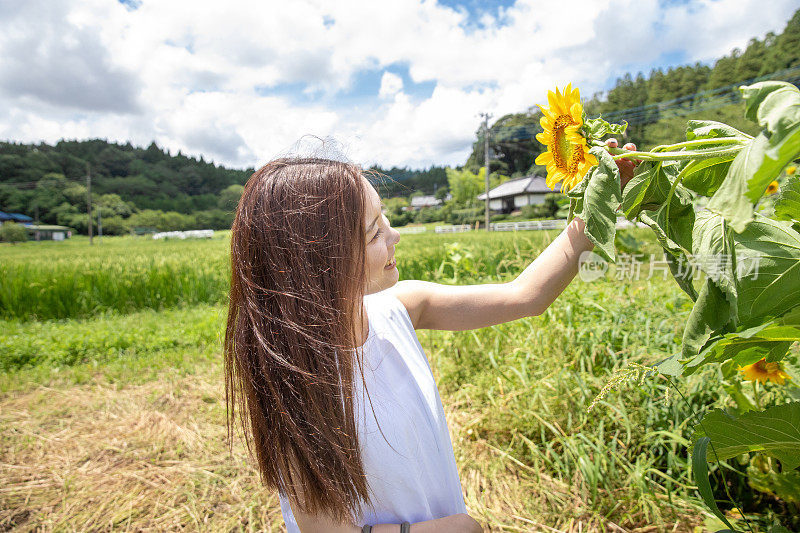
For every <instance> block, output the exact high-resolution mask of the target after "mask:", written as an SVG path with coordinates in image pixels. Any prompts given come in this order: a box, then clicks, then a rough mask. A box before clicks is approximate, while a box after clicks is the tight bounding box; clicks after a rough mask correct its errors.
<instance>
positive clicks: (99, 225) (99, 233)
mask: <svg viewBox="0 0 800 533" xmlns="http://www.w3.org/2000/svg"><path fill="white" fill-rule="evenodd" d="M97 240H98V241H99V242H103V210H102V209H100V206H97Z"/></svg>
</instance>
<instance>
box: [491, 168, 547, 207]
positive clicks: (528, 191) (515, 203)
mask: <svg viewBox="0 0 800 533" xmlns="http://www.w3.org/2000/svg"><path fill="white" fill-rule="evenodd" d="M557 192H561V190H560V189H551V188H550V187H548V186H547V183H546V181H545V179H544V177H543V176H538V175H535V174H531V175H529V176H524V177H522V178H517V179H513V180H508V181H506V182H505V183H501V184H500V185H498V186H497V187H495V188H494V189H490V190H489V209H490V210H491V211H495V212H498V213H510V212H511V211H515V210H517V209H522V208H523V207H525V206H526V205H538V204H543V203H544V197H545V195H547V194H550V193H557ZM478 200H481V201H486V193H481V194H479V195H478Z"/></svg>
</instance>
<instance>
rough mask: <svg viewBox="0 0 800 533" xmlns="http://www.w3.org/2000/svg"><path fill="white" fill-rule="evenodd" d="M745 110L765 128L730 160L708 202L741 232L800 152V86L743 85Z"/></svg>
mask: <svg viewBox="0 0 800 533" xmlns="http://www.w3.org/2000/svg"><path fill="white" fill-rule="evenodd" d="M742 93H743V95H744V98H745V106H746V109H747V111H746V115H747V117H748V118H750V119H752V120H757V121H758V123H759V125H760V126H761V127H762V128H764V129H763V131H762V132H761V133H760V134H759V135H758V136H757V137H756V138H755V139H753V140H752V141H750V142H749V143H748V144H747V145H746V146H745V147H744V148H742V150H741V152H739V154H738V155H737V156H736V158H735V159H734V160H733V162H732V163H731V166H730V169H729V170H728V173H727V175H726V177H725V180H724V181H723V182H722V184H721V185H720V186H719V189H717V190H716V192H715V193H714V196H713V197H712V198H711V200H710V201H709V203H708V208H709V209H710V210H712V211H714V212H715V213H719V214H720V215H722V216H723V217H725V219H726V220H728V221H729V222H730V224H731V227H733V229H734V230H735V231H736V232H738V233H741V232H742V231H744V228H745V226H746V225H747V224H748V223H750V222H751V221H752V220H753V208H754V206H755V204H756V203H757V202H758V200H759V199H760V198H761V197H762V196H763V195H764V191H765V190H766V188H767V186H768V185H769V184H770V182H772V180H774V179H775V178H776V177H777V176H778V175H779V174H780V172H781V170H782V169H783V168H784V167H785V166H786V165H787V164H789V163H790V162H791V161H792V160H794V159H796V158H797V157H798V156H799V155H800V90H798V89H797V87H795V86H794V85H792V84H790V83H785V82H761V83H756V84H754V85H751V86H749V87H743V88H742Z"/></svg>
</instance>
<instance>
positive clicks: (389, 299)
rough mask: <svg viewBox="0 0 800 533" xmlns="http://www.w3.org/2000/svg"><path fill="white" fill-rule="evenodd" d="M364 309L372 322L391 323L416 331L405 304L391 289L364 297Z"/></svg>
mask: <svg viewBox="0 0 800 533" xmlns="http://www.w3.org/2000/svg"><path fill="white" fill-rule="evenodd" d="M364 307H365V308H366V310H367V316H368V317H369V319H370V322H372V321H379V322H383V321H389V322H392V323H395V324H396V325H397V326H402V327H403V328H405V329H407V328H409V327H410V328H411V330H412V331H413V329H414V328H413V326H412V325H411V319H410V318H409V316H408V312H407V311H406V308H405V306H404V305H403V302H401V301H400V300H399V299H398V298H397V296H395V295H394V293H393V292H392V291H391V290H390V289H386V290H383V291H381V292H376V293H373V294H368V295H366V296H364Z"/></svg>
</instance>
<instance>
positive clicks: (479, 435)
mask: <svg viewBox="0 0 800 533" xmlns="http://www.w3.org/2000/svg"><path fill="white" fill-rule="evenodd" d="M648 231H649V230H642V229H633V230H626V231H625V234H626V238H625V240H624V241H623V242H622V243H621V246H623V245H624V246H627V247H633V248H634V249H637V250H639V251H641V252H644V253H650V252H653V253H655V252H656V250H657V247H656V245H655V242H654V241H653V239H652V238H650V237H649V236H648ZM556 235H557V232H518V233H493V234H486V233H484V232H471V233H467V234H456V235H452V234H451V235H446V234H444V235H439V234H432V233H427V234H422V235H403V236H402V239H401V242H400V243H399V244H398V246H397V260H398V268H399V269H400V272H401V277H402V278H403V279H409V278H413V279H425V280H430V281H437V282H442V283H480V282H497V281H507V280H511V279H513V277H514V275H515V274H517V273H519V272H520V271H521V270H522V269H523V268H525V266H527V265H528V264H529V263H530V262H531V261H532V260H533V259H535V257H536V256H537V254H538V253H539V252H541V251H542V250H543V249H544V248H545V247H546V246H547V244H549V243H550V242H551V241H552V239H553V238H554V237H555V236H556ZM228 247H229V238H228V236H227V235H226V234H222V235H220V237H219V238H216V239H212V240H208V241H167V242H163V241H152V240H147V239H141V238H140V239H134V238H128V237H125V238H108V237H104V238H103V242H102V244H97V243H96V244H95V245H94V246H92V247H90V246H89V245H88V242H87V241H86V240H85V239H76V240H73V241H71V242H64V243H38V244H37V243H27V244H22V245H16V246H9V245H6V246H2V247H0V280H2V284H1V285H0V371H1V372H2V373H0V434H1V435H2V437H0V439H2V442H1V445H0V487H1V488H0V528H2V529H3V530H6V529H11V530H20V531H29V530H36V529H45V530H51V529H52V530H73V529H77V530H82V529H111V528H120V529H122V528H126V529H127V528H132V529H135V530H139V529H148V528H156V529H169V528H178V527H180V526H181V525H183V526H185V527H189V528H191V529H193V530H194V529H196V530H202V531H216V530H220V529H224V530H231V529H237V530H238V529H242V530H248V531H249V530H252V531H258V530H267V531H280V530H282V521H281V518H280V511H279V509H278V507H277V501H276V499H275V497H274V495H271V494H268V493H266V492H265V491H264V490H263V489H262V488H261V487H260V486H259V483H258V477H257V475H256V473H255V471H254V469H253V468H252V466H251V464H252V463H251V462H250V460H249V459H248V457H247V452H246V451H245V448H244V446H243V444H242V442H241V439H239V438H237V441H236V445H235V446H234V448H233V450H232V452H229V451H228V449H227V448H226V446H225V439H224V437H225V407H224V386H223V373H222V355H221V349H220V346H221V344H220V343H221V335H222V328H223V324H224V320H225V314H226V308H225V300H226V290H227V283H228V268H229V267H228V260H227V254H228ZM646 278H647V271H646V270H643V271H642V276H641V278H640V279H638V280H627V279H625V280H617V279H615V270H614V267H612V268H611V270H610V271H609V272H608V273H607V275H606V277H605V278H601V279H600V280H596V281H593V282H583V281H581V280H580V279H578V278H576V279H575V280H574V281H573V283H572V284H571V285H570V286H569V287H568V288H567V290H566V291H565V292H564V293H563V294H562V295H561V296H560V297H559V298H558V300H557V301H556V302H555V303H554V304H553V305H552V306H551V307H550V308H549V309H548V310H547V311H546V312H545V313H544V314H543V315H541V316H538V317H530V318H526V319H522V320H517V321H514V322H511V323H507V324H501V325H498V326H494V327H490V328H484V329H481V330H474V331H465V332H443V331H419V332H418V335H419V338H420V341H421V343H422V346H423V347H424V348H425V350H426V352H427V353H428V356H429V358H430V360H431V364H432V367H433V369H434V373H435V375H436V377H437V382H438V384H439V390H440V393H441V396H442V400H443V402H444V405H445V410H446V412H447V415H448V420H449V423H450V429H451V435H452V438H453V443H454V448H455V452H456V459H457V463H458V465H459V468H460V472H461V479H462V484H463V488H464V494H465V498H466V502H467V506H468V509H469V512H470V513H471V514H472V515H473V516H475V517H476V518H477V519H478V520H479V521H481V523H482V524H483V525H484V527H485V530H487V531H596V530H597V531H634V530H636V531H690V530H692V528H693V527H694V526H696V525H698V524H700V525H702V524H703V520H704V515H703V514H702V511H701V506H700V504H699V503H698V502H697V500H696V499H695V496H694V490H693V487H692V483H691V481H690V479H689V477H688V467H687V450H686V447H685V445H686V444H687V440H686V439H687V438H688V437H689V436H690V435H689V429H688V428H690V427H691V425H692V423H691V420H688V421H687V418H689V417H690V416H691V413H692V412H693V411H700V410H701V409H703V408H704V406H706V405H708V404H714V402H715V401H717V400H716V399H717V398H720V397H721V396H722V394H721V393H720V391H719V390H716V389H715V388H716V387H719V385H717V384H716V383H717V381H716V380H705V379H704V378H703V376H702V375H700V376H695V377H693V378H691V379H690V380H688V381H686V380H684V381H681V382H680V383H679V384H678V386H679V387H680V389H681V391H682V392H683V393H684V394H686V396H687V398H688V403H687V402H684V401H681V400H680V399H679V398H678V396H677V395H676V394H675V393H674V389H672V390H670V387H669V386H668V384H667V383H666V382H665V381H663V380H656V379H655V378H648V379H645V380H641V381H637V380H633V381H632V382H630V383H627V384H624V385H623V386H622V387H621V390H620V391H611V392H609V394H608V395H606V396H605V397H604V398H603V399H602V400H600V401H599V402H598V403H597V405H596V406H595V407H594V409H593V410H592V411H591V412H587V409H588V407H589V405H590V404H591V403H592V401H593V400H594V399H595V398H596V397H597V396H598V395H599V394H600V393H601V391H602V390H603V388H604V386H606V385H607V384H609V382H610V380H611V379H612V376H613V375H614V373H615V372H617V371H621V370H623V369H624V368H625V367H626V365H627V364H628V363H629V362H636V363H641V364H651V363H654V362H656V361H658V360H659V359H661V358H664V357H666V356H667V355H669V354H671V353H673V352H674V351H676V350H677V348H678V346H679V343H680V335H681V332H682V330H683V326H684V322H685V320H686V317H687V315H688V312H689V310H690V309H691V301H690V300H689V298H688V297H686V296H685V295H684V294H683V293H682V292H681V291H680V290H679V289H678V288H677V286H676V285H675V283H674V282H673V281H672V280H671V279H668V280H664V279H662V277H661V275H660V274H659V275H657V276H654V277H652V278H651V279H646Z"/></svg>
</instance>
